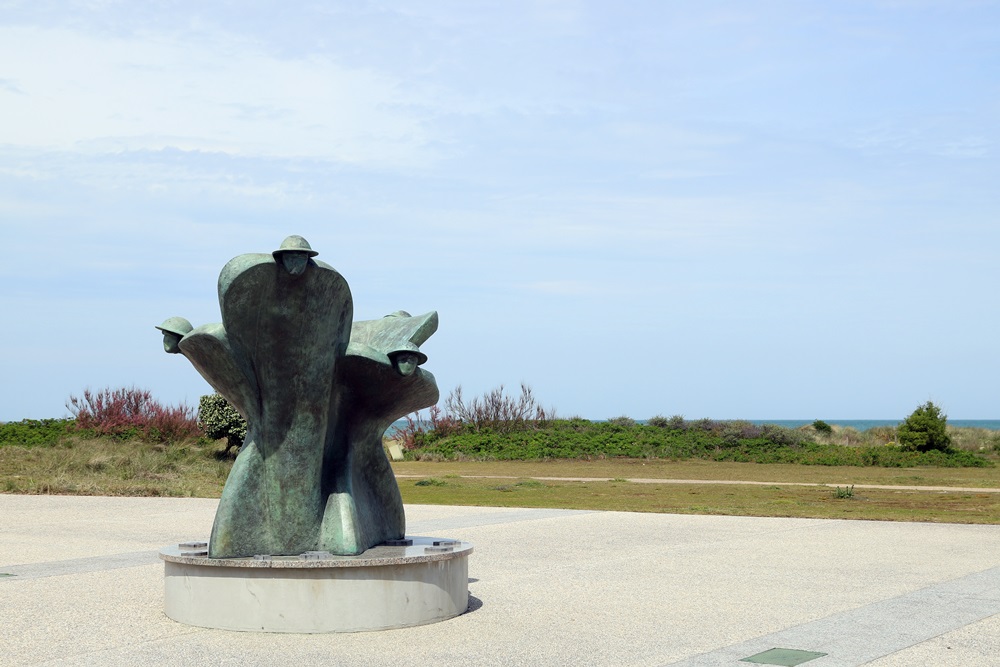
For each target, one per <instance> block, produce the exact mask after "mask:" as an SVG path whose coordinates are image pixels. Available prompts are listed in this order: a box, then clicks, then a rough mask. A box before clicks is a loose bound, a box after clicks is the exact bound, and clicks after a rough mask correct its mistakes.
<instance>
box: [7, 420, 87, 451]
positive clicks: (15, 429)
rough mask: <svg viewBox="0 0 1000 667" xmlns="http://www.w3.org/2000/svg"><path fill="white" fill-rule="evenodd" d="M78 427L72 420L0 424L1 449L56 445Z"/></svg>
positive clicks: (22, 421) (24, 421)
mask: <svg viewBox="0 0 1000 667" xmlns="http://www.w3.org/2000/svg"><path fill="white" fill-rule="evenodd" d="M75 425H76V422H74V420H72V419H22V420H21V421H19V422H7V423H6V424H0V447H2V446H4V445H19V446H21V447H37V446H46V445H54V444H56V443H57V442H59V441H60V440H62V439H63V438H64V437H65V436H66V434H67V432H68V431H69V430H70V429H72V428H73V427H74V426H75Z"/></svg>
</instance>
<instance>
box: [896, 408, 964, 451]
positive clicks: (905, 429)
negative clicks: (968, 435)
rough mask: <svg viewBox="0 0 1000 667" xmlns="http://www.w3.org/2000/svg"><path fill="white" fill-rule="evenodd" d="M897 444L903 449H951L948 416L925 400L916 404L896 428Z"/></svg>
mask: <svg viewBox="0 0 1000 667" xmlns="http://www.w3.org/2000/svg"><path fill="white" fill-rule="evenodd" d="M896 434H897V437H898V438H899V445H900V447H901V448H902V449H903V450H905V451H911V452H929V451H932V450H937V451H941V452H948V451H950V450H951V436H949V435H948V417H947V416H946V415H944V414H942V413H941V408H939V407H938V406H936V405H934V404H933V403H932V402H930V401H927V402H926V403H924V404H923V405H921V406H918V407H917V409H916V410H914V411H913V413H912V414H911V415H910V416H909V417H907V418H906V419H905V420H904V421H903V423H902V424H900V425H899V428H897V429H896Z"/></svg>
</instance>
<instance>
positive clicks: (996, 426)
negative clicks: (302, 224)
mask: <svg viewBox="0 0 1000 667" xmlns="http://www.w3.org/2000/svg"><path fill="white" fill-rule="evenodd" d="M591 421H594V422H602V421H606V420H604V419H592V420H591ZM688 421H694V420H688ZM718 421H735V420H731V419H719V420H718ZM745 421H748V422H750V423H752V424H758V425H763V424H775V425H777V426H784V427H785V428H798V427H800V426H805V425H806V424H812V423H813V422H814V421H815V420H814V419H747V420H745ZM823 421H825V422H826V423H827V424H830V425H831V426H842V427H844V428H847V427H850V428H854V429H857V430H859V431H867V430H868V429H870V428H875V427H876V426H899V424H900V423H901V422H902V421H903V420H902V419H824V420H823ZM636 422H637V423H639V424H645V423H646V422H645V420H643V419H637V420H636ZM948 425H949V426H955V427H958V428H985V429H989V430H991V431H1000V419H949V420H948ZM404 426H406V420H405V419H400V420H399V421H397V422H395V423H394V424H393V425H392V426H390V427H389V430H388V431H386V435H388V436H392V435H393V434H394V433H395V432H396V431H397V430H399V429H401V428H403V427H404Z"/></svg>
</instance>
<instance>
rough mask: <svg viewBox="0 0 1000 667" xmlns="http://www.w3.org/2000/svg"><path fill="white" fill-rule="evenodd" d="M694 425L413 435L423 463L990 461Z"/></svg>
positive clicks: (768, 428)
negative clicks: (443, 461) (702, 460)
mask: <svg viewBox="0 0 1000 667" xmlns="http://www.w3.org/2000/svg"><path fill="white" fill-rule="evenodd" d="M695 424H697V427H696V428H686V429H684V430H675V429H669V428H662V427H658V426H650V425H640V424H636V425H633V426H624V425H619V424H612V423H610V422H603V423H602V422H588V421H586V420H582V419H573V420H564V419H555V420H551V421H549V422H547V423H546V424H545V426H540V427H537V428H534V429H532V430H526V431H517V432H507V433H498V432H496V431H492V430H490V429H481V430H479V431H471V430H468V431H461V432H458V433H453V434H451V435H439V434H436V433H435V432H434V431H429V432H427V433H421V434H418V435H417V436H416V438H417V443H418V444H417V449H415V450H414V454H415V456H416V457H417V458H428V459H437V460H440V459H477V460H490V459H498V460H512V459H513V460H524V459H566V458H575V459H589V458H611V457H628V458H664V459H675V460H681V459H704V460H711V461H736V462H753V463H800V464H806V465H830V466H882V467H910V466H936V467H984V466H990V465H993V464H992V463H991V462H990V461H988V460H986V459H984V458H982V457H981V456H977V455H975V454H973V453H971V452H967V451H951V452H942V451H928V452H919V451H905V450H903V449H902V448H900V447H898V446H896V445H881V446H875V447H844V446H842V445H835V444H829V443H826V444H823V443H818V442H815V441H814V440H813V439H812V438H811V437H810V436H809V434H808V433H806V432H802V431H799V430H797V429H787V428H782V427H780V426H775V425H773V424H765V425H763V426H757V425H754V424H750V423H749V422H743V421H734V422H724V421H712V420H703V421H700V422H695Z"/></svg>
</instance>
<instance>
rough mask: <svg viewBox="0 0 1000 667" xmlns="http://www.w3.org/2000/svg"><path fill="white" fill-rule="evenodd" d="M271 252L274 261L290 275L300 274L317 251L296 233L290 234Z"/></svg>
mask: <svg viewBox="0 0 1000 667" xmlns="http://www.w3.org/2000/svg"><path fill="white" fill-rule="evenodd" d="M271 254H272V255H273V256H274V261H275V262H278V263H279V264H281V265H282V266H284V267H285V270H286V271H288V273H289V274H290V275H293V276H301V275H302V274H303V273H305V270H306V267H307V266H308V265H309V258H310V257H315V256H316V255H318V254H319V253H318V252H316V251H315V250H313V249H312V246H310V245H309V241H306V240H305V239H304V238H302V237H301V236H299V235H298V234H292V235H291V236H289V237H288V238H286V239H285V240H284V241H282V242H281V246H280V247H279V248H278V249H277V250H275V251H274V252H272V253H271Z"/></svg>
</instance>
